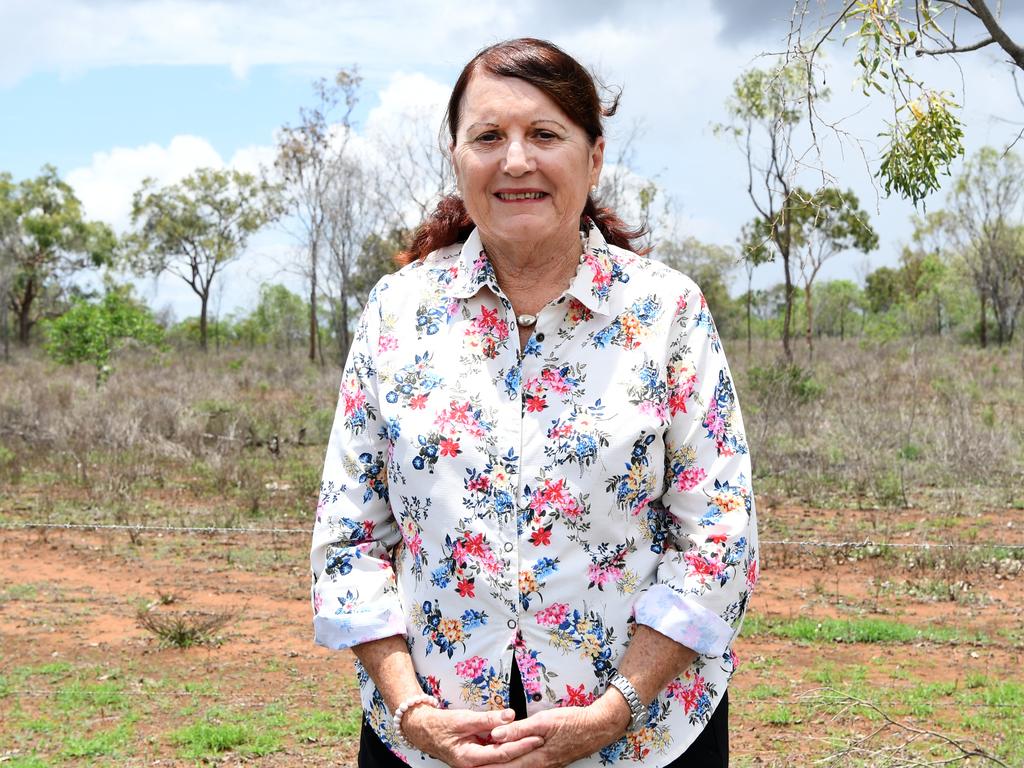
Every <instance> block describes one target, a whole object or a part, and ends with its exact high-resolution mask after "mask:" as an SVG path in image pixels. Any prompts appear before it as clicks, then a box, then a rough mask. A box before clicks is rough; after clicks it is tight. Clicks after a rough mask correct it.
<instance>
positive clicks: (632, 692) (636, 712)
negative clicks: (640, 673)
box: [608, 669, 647, 731]
mask: <svg viewBox="0 0 1024 768" xmlns="http://www.w3.org/2000/svg"><path fill="white" fill-rule="evenodd" d="M608 685H614V686H615V687H616V688H617V689H618V690H619V693H621V694H622V697H623V698H624V699H625V700H626V703H627V704H628V705H629V711H630V714H631V715H632V718H631V719H630V721H629V728H628V729H627V730H630V731H637V730H639V729H640V728H642V727H643V726H644V725H646V724H647V707H645V706H644V704H643V702H642V701H640V696H639V695H638V694H637V692H636V688H634V687H633V684H632V683H631V682H629V679H628V678H627V677H625V676H624V675H622V674H620V673H619V671H618V670H617V669H613V670H612V673H611V675H610V676H609V677H608Z"/></svg>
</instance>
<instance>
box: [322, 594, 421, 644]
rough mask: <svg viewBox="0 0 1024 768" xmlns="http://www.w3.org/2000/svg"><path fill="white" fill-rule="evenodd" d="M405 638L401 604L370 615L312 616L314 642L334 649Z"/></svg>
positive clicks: (375, 611) (376, 610) (367, 613)
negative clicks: (383, 639)
mask: <svg viewBox="0 0 1024 768" xmlns="http://www.w3.org/2000/svg"><path fill="white" fill-rule="evenodd" d="M393 635H405V615H404V613H403V611H402V606H401V604H400V603H396V605H394V606H393V607H389V608H385V609H383V610H380V609H375V610H374V611H373V612H372V613H371V612H369V611H367V612H366V613H348V614H343V615H341V616H319V615H318V616H314V617H313V639H314V641H315V642H316V644H317V645H322V646H324V647H325V648H331V649H333V650H341V649H343V648H351V647H352V646H353V645H359V644H360V643H368V642H370V641H372V640H380V639H381V638H384V637H392V636H393Z"/></svg>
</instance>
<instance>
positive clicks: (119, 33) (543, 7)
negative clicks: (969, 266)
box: [0, 0, 1024, 319]
mask: <svg viewBox="0 0 1024 768" xmlns="http://www.w3.org/2000/svg"><path fill="white" fill-rule="evenodd" d="M828 2H832V3H834V0H828ZM1022 5H1024V4H1022ZM811 8H812V13H813V15H814V17H815V18H813V19H811V20H810V21H809V22H808V23H811V24H813V23H814V21H815V20H816V17H817V13H818V6H817V5H815V4H814V3H812V6H811ZM791 13H792V3H791V2H787V1H786V0H720V1H719V2H713V1H712V0H674V2H673V1H669V0H664V1H662V0H632V2H625V0H607V1H602V0H588V2H580V1H579V0H563V1H562V2H556V1H554V0H521V1H520V2H514V3H513V2H508V0H505V2H499V1H498V0H476V1H475V2H473V3H464V2H454V1H453V0H436V1H435V2H430V3H426V2H391V1H389V0H377V1H376V2H374V3H368V2H365V0H363V1H362V2H350V1H349V0H331V1H328V0H320V1H315V0H275V1H274V2H270V1H269V0H219V1H216V2H215V1H213V0H91V1H87V0H47V2H46V3H39V2H37V1H36V0H0V171H8V172H10V173H11V174H12V175H13V176H14V178H15V179H21V178H27V177H31V176H34V175H36V174H37V173H38V172H39V169H40V168H41V167H42V166H43V165H44V164H47V163H49V164H52V165H55V166H56V167H57V168H58V170H59V172H60V174H61V175H62V177H63V178H65V179H66V180H67V181H68V182H69V183H70V184H71V185H72V187H73V188H74V189H75V192H76V194H77V195H78V196H79V198H80V199H81V200H82V202H83V204H84V207H85V210H86V213H87V215H88V216H89V217H90V218H94V219H101V220H104V221H107V222H108V223H110V224H111V225H112V226H114V228H115V229H116V230H118V231H119V232H123V231H125V230H126V228H128V227H129V226H130V208H131V196H132V193H133V192H134V191H135V190H136V189H137V188H138V187H139V184H140V182H141V181H142V179H143V178H145V177H147V176H150V177H153V178H155V179H157V181H158V182H160V183H164V184H167V183H173V182H175V181H177V180H180V179H181V178H183V177H184V176H186V175H187V174H189V173H190V172H192V171H194V170H195V169H197V168H199V167H204V166H213V167H225V166H230V167H236V168H239V169H241V170H249V171H252V170H256V169H257V168H258V167H259V165H260V164H261V163H269V162H271V161H272V159H273V153H274V144H275V135H276V131H277V130H278V129H279V128H280V127H281V126H282V125H284V124H286V123H294V122H296V120H297V119H298V115H299V109H300V108H301V107H303V106H309V105H311V104H312V89H311V83H312V82H313V81H314V80H315V79H317V78H319V77H328V78H330V77H332V76H333V74H334V73H335V72H336V71H337V70H338V69H339V68H342V67H346V68H351V67H353V66H355V67H358V70H359V72H360V74H361V75H362V77H363V82H362V86H361V89H360V101H359V104H358V106H357V109H356V112H355V114H354V117H355V130H356V131H357V133H359V134H360V136H361V137H364V138H365V137H372V134H373V133H374V131H379V130H386V128H387V126H395V125H401V124H402V121H403V120H404V119H405V118H404V115H407V114H408V113H409V111H410V110H420V111H426V113H428V114H430V115H431V116H432V119H433V120H435V121H436V122H437V123H438V124H439V123H440V116H441V112H442V110H443V106H442V105H443V103H444V102H445V100H446V99H447V95H448V93H449V92H450V89H451V86H452V84H453V83H454V81H455V78H456V77H457V76H458V73H459V71H460V69H461V68H462V66H463V64H464V63H465V62H466V61H467V60H468V59H469V58H471V57H472V55H473V54H474V53H475V52H476V51H477V50H479V49H480V48H481V47H483V46H485V45H488V44H490V43H493V42H496V41H499V40H502V39H506V38H512V37H520V36H533V37H542V38H546V39H549V40H552V41H554V42H555V43H557V44H558V45H560V46H561V47H563V48H565V49H566V50H567V51H568V52H569V53H571V54H572V55H574V56H575V57H577V58H578V59H579V60H580V61H581V62H583V63H584V64H585V65H586V66H588V67H590V68H591V69H592V70H593V71H595V72H596V73H597V74H598V75H599V76H600V77H601V79H602V80H603V81H604V82H606V83H608V84H610V85H613V86H615V87H618V88H621V89H622V100H621V108H620V110H619V113H618V114H617V115H616V116H615V117H614V118H612V120H611V121H610V123H609V125H608V133H607V137H608V150H607V151H608V154H609V156H610V157H612V158H615V157H616V156H617V152H619V151H621V149H622V147H623V145H624V143H625V139H626V137H627V136H629V135H630V134H631V133H633V132H634V131H636V130H637V129H638V132H637V134H636V138H635V139H634V141H633V144H632V154H631V158H630V164H631V167H632V170H633V171H634V172H635V173H637V174H639V175H640V176H642V177H645V178H650V179H654V180H655V181H656V182H657V183H658V184H659V186H660V188H661V190H662V193H661V195H662V198H661V199H662V200H670V201H671V204H672V205H671V210H672V212H673V217H672V223H673V226H674V228H675V231H676V232H677V233H678V234H679V235H682V236H687V235H689V236H694V237H697V238H699V239H701V240H704V241H708V242H712V243H718V244H721V245H731V244H734V243H735V240H736V237H737V234H738V232H739V230H740V228H741V226H742V225H743V223H744V222H746V221H748V220H750V219H751V218H752V216H753V215H754V209H753V207H752V205H751V203H750V200H749V198H748V197H747V193H746V166H745V162H744V159H743V156H742V153H741V152H740V150H739V149H738V148H737V147H736V145H735V144H734V143H733V142H731V141H730V140H728V139H727V138H723V137H721V136H718V135H716V134H715V132H714V131H713V129H712V126H713V125H714V124H716V123H721V122H724V121H726V119H727V118H726V113H725V109H724V105H725V101H726V99H727V97H728V95H729V92H730V87H731V83H732V81H733V80H734V79H735V78H736V77H737V75H739V74H740V73H741V72H742V71H743V70H744V69H747V68H749V67H752V66H759V65H760V66H764V65H765V64H766V59H765V58H764V56H765V54H766V53H771V52H775V51H779V50H782V49H783V48H784V47H785V43H784V41H785V36H786V34H787V32H788V31H789V27H790V16H791ZM1003 18H1004V26H1005V28H1006V29H1007V31H1008V32H1009V33H1010V34H1011V36H1012V37H1013V38H1014V39H1016V40H1018V41H1020V40H1024V8H1022V7H1019V6H1018V7H1015V8H1014V9H1013V10H1012V11H1010V12H1008V15H1004V17H1003ZM823 54H824V60H825V61H826V63H827V70H826V72H827V80H828V85H829V87H830V89H831V98H830V100H829V101H828V102H827V103H826V104H824V105H822V109H823V111H824V113H825V115H826V116H827V117H828V118H830V119H832V120H841V121H842V122H841V125H842V126H843V127H844V128H845V129H846V130H848V131H849V132H850V133H851V134H852V135H856V136H859V137H861V138H862V139H863V140H864V144H862V145H860V146H857V145H853V144H850V143H845V144H844V143H842V142H840V141H838V140H837V139H836V138H835V137H832V136H825V137H823V140H822V145H823V152H824V154H823V157H822V161H823V163H824V164H825V165H826V166H827V167H828V168H829V170H830V171H831V172H832V173H833V174H834V176H835V179H836V182H837V183H838V184H839V185H840V186H841V187H843V188H850V189H853V190H854V191H855V192H856V194H857V195H858V196H859V198H860V200H861V203H862V206H863V207H864V208H865V209H866V210H867V211H868V212H869V214H870V215H871V220H872V223H873V225H874V226H875V228H876V230H877V231H878V232H879V235H880V241H881V243H880V247H879V249H878V250H876V251H874V252H873V253H871V254H870V255H869V256H867V257H865V256H864V255H862V254H841V255H840V256H837V257H836V258H835V259H834V260H833V261H832V262H830V263H828V264H827V265H826V267H825V269H824V270H823V272H822V277H821V278H819V279H831V278H840V277H842V278H848V279H852V280H855V281H858V282H862V281H863V278H864V276H865V275H866V274H867V272H868V271H870V269H873V268H876V267H878V266H881V265H885V264H888V265H894V264H896V263H897V260H898V254H899V250H900V247H901V244H903V243H905V242H907V240H908V239H909V236H910V233H911V224H910V216H911V214H912V213H913V211H914V209H913V206H911V205H910V204H909V203H907V202H905V201H901V200H896V199H886V198H884V197H883V196H881V193H880V192H879V191H878V190H877V189H876V187H875V185H873V183H872V172H873V168H874V165H865V159H864V158H865V157H867V158H868V160H869V161H871V160H873V159H874V158H876V157H877V154H878V146H877V145H876V144H874V141H875V139H874V137H875V136H876V135H877V133H878V132H879V131H880V130H881V129H882V126H883V122H882V121H883V120H884V119H885V117H886V107H885V105H884V103H883V102H881V101H880V100H877V99H875V100H870V99H866V98H865V97H864V96H863V95H862V94H861V92H860V89H859V88H858V87H856V86H854V85H853V79H854V71H853V68H852V65H851V60H852V58H853V55H854V50H853V45H852V44H847V45H846V46H845V47H840V46H838V45H834V46H829V47H827V48H826V49H825V50H824V52H823ZM1004 59H1005V57H1004V56H1002V55H1001V54H1000V53H999V52H998V51H996V50H995V49H987V50H984V51H979V52H976V53H972V54H969V55H965V56H962V57H961V58H960V61H959V68H958V67H957V65H956V63H954V62H952V61H949V60H930V59H929V60H926V61H923V62H921V63H920V64H919V66H918V69H917V71H918V72H919V74H920V75H921V76H922V77H926V78H927V79H928V81H929V82H930V83H931V84H933V85H935V86H937V87H942V88H949V89H955V90H956V91H957V92H960V93H963V94H964V98H963V116H964V120H965V122H966V124H967V137H966V145H967V149H968V154H970V153H972V152H974V151H976V150H977V149H978V148H980V147H981V146H984V145H992V146H997V147H1000V148H1002V147H1005V146H1007V145H1008V144H1009V143H1010V142H1011V141H1012V140H1013V138H1014V137H1015V136H1016V135H1017V133H1018V132H1019V131H1020V129H1021V127H1022V120H1024V108H1022V106H1021V104H1020V103H1019V102H1018V100H1017V97H1016V95H1015V93H1014V85H1013V80H1012V78H1011V76H1010V69H1009V67H1008V66H1007V65H1006V63H1005V61H1004ZM964 84H966V88H963V85H964ZM807 181H808V183H810V184H812V186H813V184H814V182H815V180H814V179H813V178H808V180H807ZM944 198H945V194H944V193H941V192H940V193H937V194H936V195H933V196H932V198H930V199H928V200H927V201H926V203H925V204H926V205H927V206H929V207H930V208H937V207H940V206H941V205H942V204H943V202H944ZM296 251H297V243H296V241H295V240H294V238H293V237H291V236H290V235H289V234H288V232H287V228H286V227H280V228H278V229H277V230H276V231H271V232H267V233H264V234H262V235H260V236H258V237H257V238H255V239H254V240H253V241H252V242H251V243H250V247H249V249H248V250H247V252H246V253H245V254H244V255H243V257H242V258H240V259H239V260H238V261H237V262H236V263H234V264H232V265H231V266H230V267H229V268H228V271H227V272H226V273H225V279H224V280H223V283H222V287H221V289H220V290H219V291H215V296H214V304H215V307H214V309H215V310H216V311H219V312H221V313H227V312H231V311H235V312H244V311H246V310H247V309H249V308H251V307H253V306H254V305H255V301H256V296H257V293H258V288H259V285H260V284H261V283H262V282H267V281H269V282H283V283H285V284H287V285H289V286H290V287H292V288H293V289H296V290H297V289H299V287H300V286H301V278H300V277H299V276H298V274H297V271H296V268H295V267H294V266H293V265H294V263H295V256H296ZM781 274H782V272H781V266H780V265H778V264H769V265H765V266H762V267H759V268H758V270H757V272H756V273H755V276H754V285H755V287H767V286H770V285H773V284H775V283H776V282H779V281H780V280H781ZM741 277H742V270H737V271H736V281H735V282H734V289H735V290H736V291H737V292H738V291H740V290H744V289H745V285H743V284H742V281H741V280H740V278H741ZM137 284H138V286H139V292H140V294H141V295H142V296H144V298H145V299H146V300H147V301H148V302H149V303H150V304H151V306H153V307H154V308H158V309H159V308H164V307H170V308H171V310H172V311H173V313H174V316H175V317H177V318H178V319H181V318H184V317H187V316H190V315H195V314H197V313H198V299H197V298H196V297H195V296H194V294H192V293H191V291H190V290H189V289H188V288H187V286H185V285H184V283H183V282H181V281H180V280H179V279H177V278H174V277H170V276H165V277H163V278H160V279H158V280H153V279H145V280H142V281H138V282H137Z"/></svg>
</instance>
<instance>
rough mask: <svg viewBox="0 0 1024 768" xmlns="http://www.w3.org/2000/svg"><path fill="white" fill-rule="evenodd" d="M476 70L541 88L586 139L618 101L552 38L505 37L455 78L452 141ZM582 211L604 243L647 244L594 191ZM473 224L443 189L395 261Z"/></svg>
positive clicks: (459, 235) (596, 133) (444, 242)
mask: <svg viewBox="0 0 1024 768" xmlns="http://www.w3.org/2000/svg"><path fill="white" fill-rule="evenodd" d="M480 70H483V71H485V72H488V73H490V74H492V75H497V76H499V77H517V78H519V79H520V80H525V81H526V82H528V83H530V85H533V86H534V87H536V88H538V89H540V90H541V91H543V92H544V94H545V95H546V96H547V97H548V98H550V99H551V100H552V101H553V102H555V104H557V105H558V106H559V107H560V108H561V110H562V111H563V112H565V114H566V115H567V116H568V117H569V119H571V120H572V121H573V122H574V123H576V125H578V126H580V128H582V129H583V130H584V132H585V133H586V134H587V136H588V137H589V139H590V143H591V144H593V143H594V142H595V141H597V139H598V137H600V136H603V135H604V125H603V118H605V117H611V116H612V115H614V114H615V111H616V109H618V106H619V94H618V93H616V94H615V96H614V97H613V98H612V99H611V100H610V101H609V102H607V103H605V102H603V101H602V100H601V97H600V95H599V94H598V83H597V81H596V80H595V78H594V76H593V75H591V74H590V72H588V71H587V70H586V68H585V67H584V66H583V65H582V64H580V63H579V62H578V61H576V59H574V58H573V57H572V56H570V55H569V54H567V53H566V52H565V51H563V50H562V49H561V48H559V47H558V46H557V45H555V44H554V43H551V42H548V41H547V40H538V39H536V38H533V37H522V38H519V39H517V40H506V41H505V42H503V43H497V44H495V45H492V46H489V47H487V48H484V49H483V50H482V51H480V52H479V53H478V54H477V55H476V56H474V57H473V58H472V59H470V60H469V62H468V63H467V64H466V66H465V67H463V68H462V73H461V74H460V75H459V79H458V80H456V81H455V87H454V88H453V89H452V95H451V97H450V98H449V99H448V109H447V111H446V112H445V122H446V123H447V126H448V133H449V135H450V137H451V143H452V144H455V140H456V137H457V136H458V131H459V119H460V118H461V112H460V110H461V106H462V97H463V95H464V94H465V92H466V88H467V86H468V85H469V81H470V80H471V79H472V77H473V75H474V74H475V73H476V72H478V71H480ZM583 216H585V217H589V218H590V219H591V220H592V221H593V222H594V224H595V225H596V226H597V228H598V229H599V230H600V231H601V234H602V235H603V236H604V239H605V240H606V241H608V242H609V243H611V244H613V245H617V246H619V247H620V248H626V249H627V250H630V251H634V252H635V253H641V254H643V253H646V252H647V251H648V250H649V249H647V248H640V247H637V246H634V244H633V241H635V240H639V239H641V238H642V237H644V235H646V234H647V229H646V227H645V226H643V225H641V226H639V227H636V228H632V229H631V228H630V227H628V226H627V225H626V223H625V222H624V221H623V220H622V219H621V218H620V217H619V216H618V214H616V213H615V211H613V210H612V209H611V208H608V207H601V206H598V205H597V203H596V202H595V200H594V197H593V195H587V202H586V204H585V205H584V208H583ZM472 229H473V221H472V220H471V219H470V218H469V214H468V213H467V212H466V206H465V205H464V204H463V202H462V198H460V197H459V196H458V195H454V194H453V195H446V196H445V197H442V198H441V200H440V202H438V204H437V207H436V208H435V209H434V211H433V212H432V213H431V214H430V215H429V216H428V217H427V218H426V220H425V221H423V223H421V224H420V225H419V227H418V228H417V229H416V231H415V233H414V234H413V239H412V243H411V244H410V246H409V248H408V250H405V251H402V252H400V253H399V254H398V255H397V256H396V257H395V261H396V262H398V264H399V265H400V266H404V265H405V264H409V263H411V262H413V261H417V260H421V259H424V258H426V256H427V254H429V253H431V252H432V251H436V250H437V249H438V248H444V247H445V246H448V245H452V244H454V243H461V242H462V241H464V240H465V239H466V238H467V237H469V233H470V232H471V231H472Z"/></svg>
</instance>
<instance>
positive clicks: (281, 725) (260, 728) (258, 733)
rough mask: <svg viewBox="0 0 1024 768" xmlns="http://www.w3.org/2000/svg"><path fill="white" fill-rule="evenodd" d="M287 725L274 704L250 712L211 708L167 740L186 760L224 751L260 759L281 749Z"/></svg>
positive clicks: (284, 717) (279, 709)
mask: <svg viewBox="0 0 1024 768" xmlns="http://www.w3.org/2000/svg"><path fill="white" fill-rule="evenodd" d="M287 725H288V718H287V716H286V714H285V712H284V710H283V708H282V707H281V706H280V705H276V704H271V705H268V706H266V707H264V708H263V709H261V710H258V711H252V712H235V711H232V710H229V709H225V708H223V707H212V708H210V709H209V710H207V712H206V714H205V715H204V716H203V718H202V720H200V721H199V722H196V723H193V724H192V725H188V726H185V727H184V728H179V729H178V730H176V731H173V732H172V733H171V734H169V740H170V742H171V743H172V744H174V745H175V746H177V747H178V752H179V754H180V755H181V756H182V757H187V758H204V757H209V756H210V755H216V754H220V753H223V752H237V753H239V754H244V755H255V756H261V755H268V754H270V753H272V752H276V751H278V750H280V749H281V748H282V744H281V736H282V733H283V731H284V730H285V729H286V727H287Z"/></svg>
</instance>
